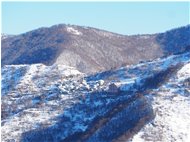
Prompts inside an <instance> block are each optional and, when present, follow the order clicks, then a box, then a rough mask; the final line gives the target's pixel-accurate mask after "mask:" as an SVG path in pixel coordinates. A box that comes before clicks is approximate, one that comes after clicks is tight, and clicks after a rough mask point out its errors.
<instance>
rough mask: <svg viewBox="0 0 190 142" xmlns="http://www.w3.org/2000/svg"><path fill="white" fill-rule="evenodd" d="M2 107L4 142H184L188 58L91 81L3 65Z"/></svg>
mask: <svg viewBox="0 0 190 142" xmlns="http://www.w3.org/2000/svg"><path fill="white" fill-rule="evenodd" d="M69 31H70V32H73V33H75V34H77V35H78V34H80V33H78V32H76V31H74V30H73V29H69ZM1 100H2V129H1V132H2V135H1V136H2V141H3V142H8V141H23V142H27V141H28V142H45V141H46V142H59V141H62V142H76V141H81V142H84V141H86V142H94V141H98V142H110V141H132V142H139V141H160V142H168V141H179V142H182V141H183V142H188V141H189V138H190V135H189V131H190V121H189V119H188V118H189V117H190V109H189V108H190V103H189V100H190V52H186V53H182V54H178V55H171V56H168V57H165V58H157V59H155V60H152V61H149V62H141V63H139V64H135V65H127V66H123V67H121V68H116V69H112V70H108V71H104V72H101V73H96V74H93V75H86V74H84V73H81V72H79V71H78V70H77V69H75V68H73V67H69V66H65V65H58V64H54V65H52V66H46V65H43V64H32V65H5V66H3V67H2V97H1Z"/></svg>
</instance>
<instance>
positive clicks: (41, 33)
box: [1, 24, 190, 74]
mask: <svg viewBox="0 0 190 142" xmlns="http://www.w3.org/2000/svg"><path fill="white" fill-rule="evenodd" d="M184 31H185V32H184ZM189 35H190V26H189V25H187V26H185V27H180V28H177V29H173V30H170V31H167V32H165V33H159V34H153V35H151V34H148V35H133V36H127V35H121V34H115V33H113V32H108V31H105V30H100V29H97V28H91V27H82V26H77V25H65V24H61V25H54V26H51V27H49V28H39V29H36V30H33V31H29V32H27V33H24V34H21V35H17V36H13V37H10V38H7V39H4V40H2V57H1V60H2V65H6V64H33V63H43V64H46V65H52V64H54V63H57V64H64V65H68V66H73V67H75V68H77V69H78V70H79V71H81V72H84V73H88V74H90V73H94V72H98V71H104V70H109V69H111V68H114V67H119V66H122V65H125V64H128V65H130V64H136V63H138V62H140V61H147V60H152V59H155V58H159V57H162V56H166V55H169V54H170V55H171V54H176V53H179V52H182V51H185V50H186V49H189V45H190V40H189ZM172 39H174V40H175V41H174V40H172ZM180 39H184V40H182V41H180ZM175 43H176V44H177V46H175ZM173 45H174V46H175V47H174V48H172V50H171V47H172V46H173ZM9 56H12V58H11V59H10V58H7V57H9Z"/></svg>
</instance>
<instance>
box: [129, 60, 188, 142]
mask: <svg viewBox="0 0 190 142" xmlns="http://www.w3.org/2000/svg"><path fill="white" fill-rule="evenodd" d="M189 67H190V63H187V64H185V65H184V66H183V67H182V68H181V69H180V70H179V71H178V72H177V74H176V76H173V77H171V78H170V80H169V81H168V82H167V83H166V84H164V85H162V86H161V87H159V88H158V89H155V90H153V93H152V94H153V95H151V94H149V95H147V98H153V102H152V107H153V110H154V113H155V118H154V120H153V121H152V122H151V123H149V124H147V125H146V126H145V127H143V128H142V129H141V131H140V132H139V133H138V134H137V135H135V136H134V137H133V139H132V140H131V141H132V142H141V141H142V142H143V141H151V142H154V141H158V142H173V141H175V142H189V140H190V133H189V132H190V119H189V118H190V102H189V101H190V93H189V94H188V92H186V95H185V94H184V93H185V92H184V91H183V90H184V89H189V88H184V87H183V82H180V81H179V80H181V81H182V80H184V78H188V77H189V75H190V70H189ZM178 92H180V94H179V93H178ZM155 94H156V95H155Z"/></svg>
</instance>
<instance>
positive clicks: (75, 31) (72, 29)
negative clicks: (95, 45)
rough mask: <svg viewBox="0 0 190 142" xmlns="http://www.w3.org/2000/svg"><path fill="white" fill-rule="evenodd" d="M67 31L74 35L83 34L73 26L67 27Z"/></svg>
mask: <svg viewBox="0 0 190 142" xmlns="http://www.w3.org/2000/svg"><path fill="white" fill-rule="evenodd" d="M67 31H68V32H70V33H72V34H74V35H82V33H81V32H80V31H78V30H76V29H74V28H73V27H67Z"/></svg>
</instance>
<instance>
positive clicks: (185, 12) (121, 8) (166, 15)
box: [2, 2, 190, 35]
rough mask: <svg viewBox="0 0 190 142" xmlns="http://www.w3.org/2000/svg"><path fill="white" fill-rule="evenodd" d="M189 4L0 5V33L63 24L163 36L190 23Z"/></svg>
mask: <svg viewBox="0 0 190 142" xmlns="http://www.w3.org/2000/svg"><path fill="white" fill-rule="evenodd" d="M189 3H190V2H3V3H2V33H7V34H20V33H24V32H27V31H30V30H33V29H36V28H39V27H49V26H52V25H55V24H60V23H65V24H74V25H82V26H90V27H95V28H100V29H104V30H108V31H112V32H116V33H120V34H126V35H131V34H147V33H150V34H151V33H157V32H164V31H166V30H169V29H172V28H176V27H180V26H184V25H187V24H189V23H190V20H189V15H190V7H189V6H190V4H189Z"/></svg>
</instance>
